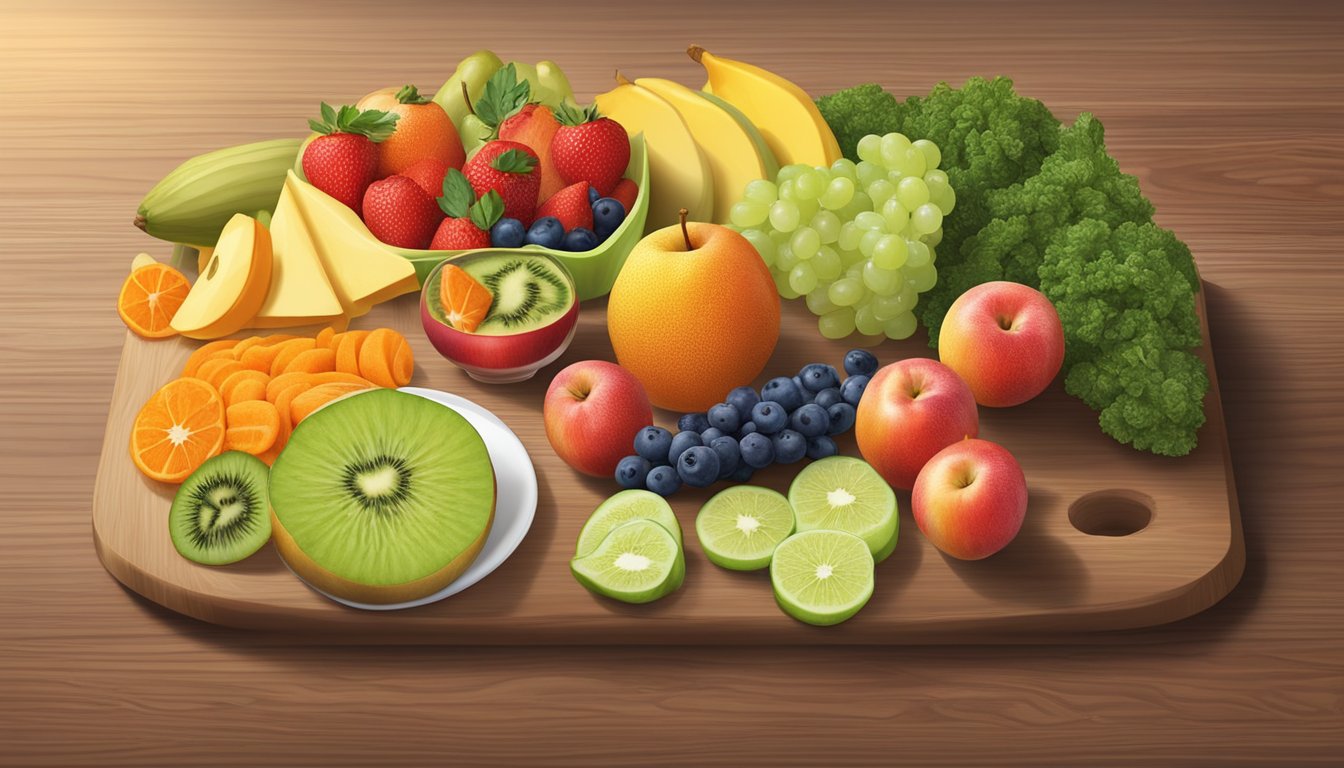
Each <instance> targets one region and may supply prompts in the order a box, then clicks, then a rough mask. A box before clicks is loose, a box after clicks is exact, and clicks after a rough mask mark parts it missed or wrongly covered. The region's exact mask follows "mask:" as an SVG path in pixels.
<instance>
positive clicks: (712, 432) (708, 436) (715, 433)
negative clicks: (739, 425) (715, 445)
mask: <svg viewBox="0 0 1344 768" xmlns="http://www.w3.org/2000/svg"><path fill="white" fill-rule="evenodd" d="M725 434H727V433H726V432H724V431H723V430H722V429H719V428H718V427H710V428H709V429H706V430H705V431H704V432H701V433H700V442H702V443H704V444H705V445H709V444H710V443H712V442H714V441H715V440H717V439H718V438H720V437H723V436H724V435H725Z"/></svg>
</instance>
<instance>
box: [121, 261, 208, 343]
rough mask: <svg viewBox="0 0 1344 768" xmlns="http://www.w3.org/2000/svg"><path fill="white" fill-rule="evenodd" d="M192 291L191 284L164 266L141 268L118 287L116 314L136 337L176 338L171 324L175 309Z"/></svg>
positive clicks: (175, 332) (180, 274)
mask: <svg viewBox="0 0 1344 768" xmlns="http://www.w3.org/2000/svg"><path fill="white" fill-rule="evenodd" d="M190 291H191V283H189V282H187V278H186V276H185V275H183V274H182V273H181V272H178V271H177V270H176V269H173V268H172V267H170V266H168V265H167V264H151V265H149V266H145V267H141V268H139V269H137V270H135V271H134V272H131V274H130V275H129V276H128V277H127V278H126V282H124V283H122V284H121V293H120V294H119V295H118V296H117V314H118V315H121V321H122V322H123V323H125V324H126V327H127V328H130V329H131V332H132V333H134V334H135V335H137V336H141V337H143V338H146V339H163V338H167V337H168V336H176V335H177V331H175V330H173V327H172V325H171V323H172V321H173V315H175V314H177V308H178V307H180V306H182V302H183V301H184V300H185V299H186V298H187V293H189V292H190Z"/></svg>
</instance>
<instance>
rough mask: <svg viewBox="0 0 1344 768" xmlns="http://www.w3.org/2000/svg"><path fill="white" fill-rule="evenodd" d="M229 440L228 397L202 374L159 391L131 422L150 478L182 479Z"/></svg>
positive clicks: (135, 447)
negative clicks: (226, 422)
mask: <svg viewBox="0 0 1344 768" xmlns="http://www.w3.org/2000/svg"><path fill="white" fill-rule="evenodd" d="M223 445H224V401H223V399H221V398H220V396H219V392H217V391H215V388H214V387H212V386H210V385H209V384H207V383H205V382H204V381H201V380H200V379H192V378H186V379H175V380H173V381H170V382H168V383H167V384H165V385H164V386H163V388H161V389H160V390H159V391H158V392H155V393H154V394H153V395H152V396H151V397H150V398H149V401H148V402H146V403H145V405H144V407H142V408H141V409H140V413H139V414H137V415H136V417H135V423H134V424H132V425H131V461H133V462H135V466H137V467H139V468H140V471H141V472H143V473H145V476H146V477H149V478H151V479H154V480H161V481H163V482H165V483H180V482H182V481H183V480H186V479H187V476H188V475H190V474H191V473H192V472H195V471H196V468H197V467H199V466H201V464H203V463H205V460H206V459H208V458H210V457H211V456H215V455H217V454H219V452H220V449H221V448H222V447H223Z"/></svg>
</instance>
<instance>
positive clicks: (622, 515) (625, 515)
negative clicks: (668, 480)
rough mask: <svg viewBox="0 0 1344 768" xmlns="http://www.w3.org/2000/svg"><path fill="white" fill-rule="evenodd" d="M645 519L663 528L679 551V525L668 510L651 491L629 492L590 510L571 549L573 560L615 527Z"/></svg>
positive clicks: (618, 494) (599, 541) (613, 497)
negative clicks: (586, 520) (576, 541)
mask: <svg viewBox="0 0 1344 768" xmlns="http://www.w3.org/2000/svg"><path fill="white" fill-rule="evenodd" d="M639 519H646V520H652V521H653V522H655V523H657V524H659V525H661V526H663V527H664V528H666V529H667V532H668V533H670V534H672V538H673V539H675V540H676V542H677V547H678V548H680V547H681V524H680V523H678V522H677V516H676V515H674V514H672V507H671V506H669V505H668V503H667V502H666V501H664V500H663V497H662V496H659V495H658V494H656V493H653V492H652V491H642V490H637V489H636V490H629V491H621V492H620V493H617V494H613V495H612V496H611V497H610V498H608V499H607V500H606V501H604V502H602V503H601V504H599V505H598V507H597V509H595V510H593V514H592V515H590V516H589V517H588V522H586V523H584V524H583V530H581V531H579V541H578V543H577V544H575V545H574V556H575V557H582V556H583V555H586V554H588V553H589V552H592V551H593V550H594V549H597V545H598V544H600V543H602V539H604V538H606V537H607V534H608V533H611V530H612V529H613V528H615V527H616V526H618V525H620V524H622V523H628V522H630V521H631V520H639Z"/></svg>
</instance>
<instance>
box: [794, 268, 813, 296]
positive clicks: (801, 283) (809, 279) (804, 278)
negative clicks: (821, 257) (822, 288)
mask: <svg viewBox="0 0 1344 768" xmlns="http://www.w3.org/2000/svg"><path fill="white" fill-rule="evenodd" d="M789 287H790V288H792V289H793V290H795V291H797V292H798V294H799V295H802V294H804V293H807V292H809V291H811V290H812V289H813V288H816V287H817V273H816V272H815V271H814V270H813V269H812V265H811V264H809V263H807V262H806V261H800V262H798V265H797V266H795V267H794V268H793V269H791V270H789Z"/></svg>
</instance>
